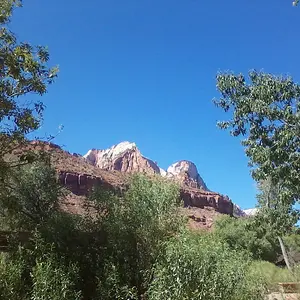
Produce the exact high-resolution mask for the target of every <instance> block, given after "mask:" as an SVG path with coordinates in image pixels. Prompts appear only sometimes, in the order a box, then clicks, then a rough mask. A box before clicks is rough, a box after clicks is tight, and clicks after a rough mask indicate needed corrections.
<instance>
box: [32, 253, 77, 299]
mask: <svg viewBox="0 0 300 300" xmlns="http://www.w3.org/2000/svg"><path fill="white" fill-rule="evenodd" d="M76 277H78V268H77V266H76V265H68V266H65V265H64V264H62V263H61V262H59V260H58V259H57V258H56V257H55V256H53V255H45V256H44V257H43V258H40V259H38V260H37V262H36V265H35V266H34V268H33V270H32V293H31V300H50V299H51V300H79V299H81V293H80V292H78V291H77V290H76V284H75V283H76V281H77V280H78V279H76Z"/></svg>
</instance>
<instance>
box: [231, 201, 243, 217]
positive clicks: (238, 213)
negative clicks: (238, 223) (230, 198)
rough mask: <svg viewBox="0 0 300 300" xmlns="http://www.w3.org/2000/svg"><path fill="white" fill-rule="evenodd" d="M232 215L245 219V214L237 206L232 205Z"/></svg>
mask: <svg viewBox="0 0 300 300" xmlns="http://www.w3.org/2000/svg"><path fill="white" fill-rule="evenodd" d="M233 215H234V216H235V217H245V216H246V214H245V212H244V211H243V210H242V209H241V208H240V207H239V206H238V205H237V204H233Z"/></svg>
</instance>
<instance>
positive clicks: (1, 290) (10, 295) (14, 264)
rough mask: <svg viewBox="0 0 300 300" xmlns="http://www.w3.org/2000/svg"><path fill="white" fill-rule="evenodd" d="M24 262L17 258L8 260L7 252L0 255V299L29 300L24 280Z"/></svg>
mask: <svg viewBox="0 0 300 300" xmlns="http://www.w3.org/2000/svg"><path fill="white" fill-rule="evenodd" d="M25 270H26V263H25V261H23V260H22V259H21V257H18V259H15V260H10V259H9V256H8V255H7V254H3V253H2V254H1V256H0V299H3V300H6V299H7V300H8V299H9V300H29V290H28V286H26V282H25V280H24V272H25Z"/></svg>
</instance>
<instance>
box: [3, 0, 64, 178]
mask: <svg viewBox="0 0 300 300" xmlns="http://www.w3.org/2000/svg"><path fill="white" fill-rule="evenodd" d="M21 5H22V1H21V0H1V1H0V176H1V177H3V176H4V174H5V169H6V168H7V166H8V165H7V162H5V160H4V155H5V154H7V153H9V152H10V151H11V150H12V149H13V148H15V147H17V146H18V145H19V143H21V142H23V141H24V138H25V137H26V135H27V134H28V133H30V132H32V131H34V130H36V129H37V128H39V126H40V123H41V121H42V115H43V110H44V104H43V103H42V102H41V101H40V100H37V99H38V98H36V97H32V98H31V99H30V98H29V96H30V95H31V96H33V95H35V94H37V95H43V94H45V93H46V92H47V86H48V84H51V83H52V82H53V80H54V78H55V77H56V75H57V71H58V70H57V68H49V67H48V66H47V63H48V60H49V53H48V51H47V49H46V48H45V47H42V46H36V47H35V46H32V45H30V44H29V43H27V42H20V41H18V39H17V37H16V35H15V34H14V33H13V32H11V31H10V29H9V23H10V21H11V17H12V14H13V11H14V9H15V8H16V7H19V6H21ZM24 96H26V97H24ZM23 158H24V160H26V156H24V157H23ZM1 177H0V178H1Z"/></svg>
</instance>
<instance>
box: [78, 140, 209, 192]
mask: <svg viewBox="0 0 300 300" xmlns="http://www.w3.org/2000/svg"><path fill="white" fill-rule="evenodd" d="M83 157H84V158H85V159H86V160H87V161H88V162H89V163H90V164H92V165H93V166H95V167H98V168H100V169H103V170H116V171H121V172H125V173H133V172H142V173H146V174H159V175H161V176H163V177H167V178H172V179H174V180H176V181H178V182H179V183H181V184H182V185H184V186H189V187H192V188H199V189H201V190H204V191H208V188H207V186H206V184H205V183H204V181H203V179H202V178H201V176H200V175H199V173H198V170H197V167H196V165H195V164H194V163H192V162H190V161H187V160H182V161H179V162H176V163H174V164H172V165H171V166H170V167H168V169H167V170H164V169H162V168H160V167H159V166H158V165H157V163H156V162H154V161H152V160H151V159H149V158H146V157H145V156H143V155H142V154H141V152H140V150H139V149H138V148H137V146H136V144H135V143H130V142H127V141H125V142H121V143H119V144H117V145H114V146H112V147H111V148H108V149H106V150H97V149H92V150H89V151H88V152H87V154H85V155H84V156H83Z"/></svg>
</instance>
